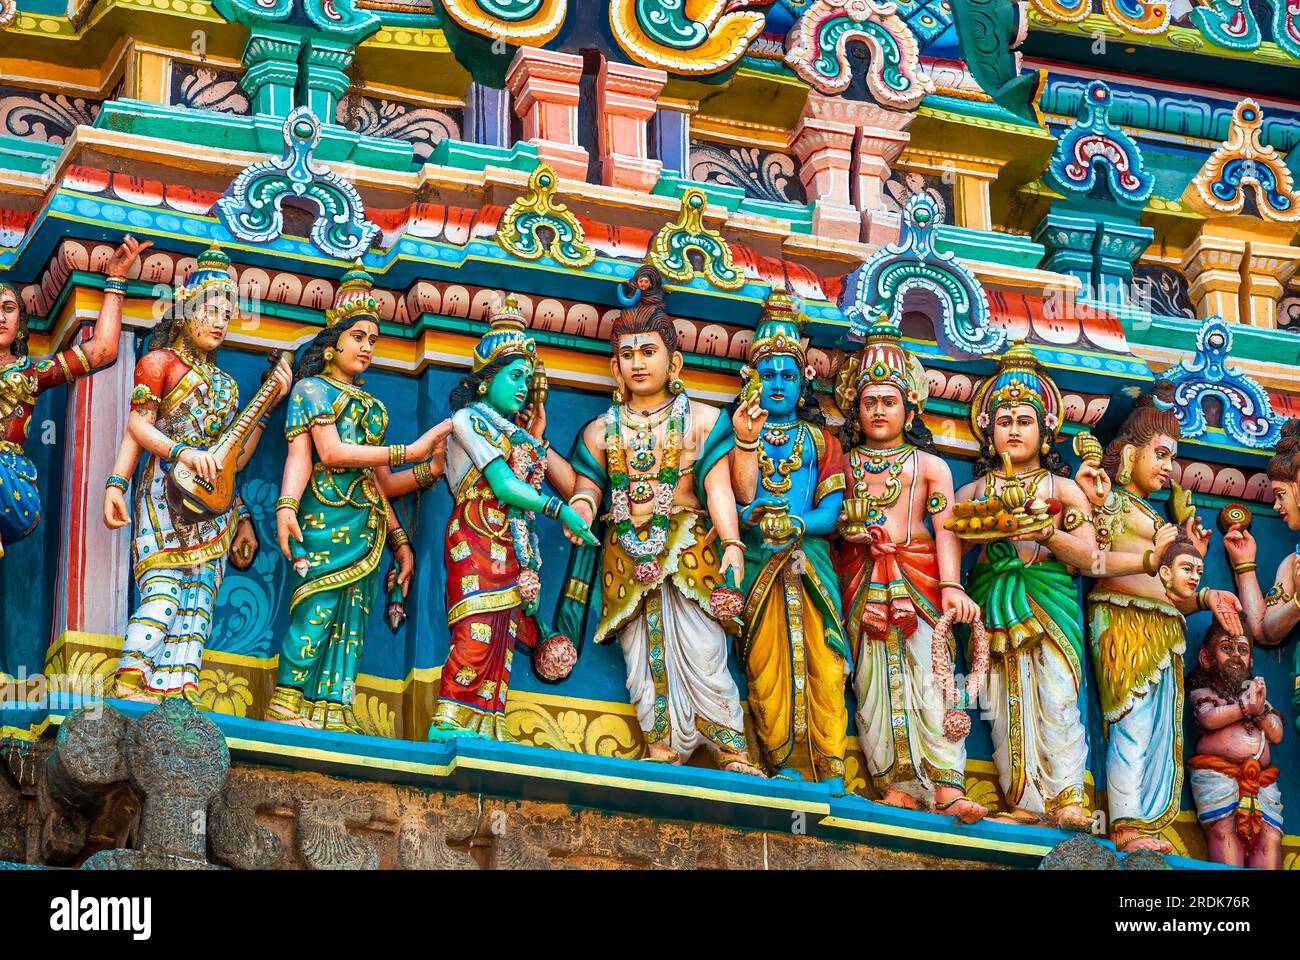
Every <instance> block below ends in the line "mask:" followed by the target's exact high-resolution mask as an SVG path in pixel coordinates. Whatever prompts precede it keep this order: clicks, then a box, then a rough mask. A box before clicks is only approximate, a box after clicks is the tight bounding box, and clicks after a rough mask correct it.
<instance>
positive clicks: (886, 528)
mask: <svg viewBox="0 0 1300 960" xmlns="http://www.w3.org/2000/svg"><path fill="white" fill-rule="evenodd" d="M863 340H864V341H865V342H864V344H863V347H862V349H861V351H860V352H857V353H854V354H852V355H850V357H849V359H848V362H847V363H846V364H845V365H844V367H843V368H842V369H841V371H840V374H839V377H838V382H837V386H836V395H837V400H838V402H839V404H840V409H841V410H842V411H843V412H844V413H845V415H846V417H845V430H844V446H845V447H846V448H849V453H848V458H847V464H846V470H845V478H846V482H847V489H846V490H845V499H844V517H843V521H842V522H841V524H840V536H841V538H842V540H841V543H840V549H839V551H838V563H837V564H836V567H837V569H838V570H839V572H840V586H841V588H842V589H843V591H844V597H845V600H846V602H847V605H848V611H847V613H846V615H845V627H846V629H847V631H848V636H849V648H850V651H851V654H852V657H853V662H854V664H855V673H854V691H855V693H856V694H857V699H858V714H857V725H858V739H859V741H860V742H861V744H862V750H863V753H865V754H866V758H867V770H868V772H869V773H870V775H871V779H872V783H873V784H874V786H875V787H876V789H878V790H879V791H880V792H881V794H882V799H883V801H884V802H885V803H887V804H890V805H892V806H898V807H908V808H910V809H925V808H929V807H932V808H933V809H934V811H935V812H937V813H944V814H947V815H950V816H954V817H956V818H958V819H960V820H962V821H963V822H966V823H974V822H975V821H977V820H979V819H980V818H982V817H983V816H984V815H985V814H986V813H987V812H988V811H987V810H986V809H985V808H984V807H983V806H981V805H980V804H978V803H976V802H975V801H974V800H971V799H970V798H969V797H967V796H966V795H965V793H964V790H963V787H964V775H965V767H966V747H965V741H964V738H961V737H959V738H957V739H955V740H953V739H949V737H948V736H947V735H946V732H945V729H944V714H945V707H944V703H943V698H942V696H941V695H940V691H939V686H938V684H936V682H935V667H934V662H935V661H934V658H933V654H932V649H931V648H932V643H931V640H932V635H933V632H934V625H935V624H936V623H937V622H938V621H939V619H940V617H941V616H942V615H943V614H946V613H951V614H952V615H953V618H954V619H955V620H957V621H958V622H961V623H971V622H973V621H974V620H975V618H976V617H978V616H979V607H977V606H976V605H975V604H974V602H973V601H972V600H971V599H970V597H968V596H967V595H966V592H965V590H963V589H962V585H961V583H960V582H959V580H960V577H961V544H960V543H959V542H958V540H957V536H956V534H954V533H953V532H951V531H950V530H947V529H946V528H945V527H944V523H945V521H947V520H948V519H949V518H950V517H951V516H952V500H953V484H952V473H951V472H950V471H949V470H948V465H947V464H945V463H944V462H943V460H942V459H940V457H939V455H938V452H937V451H936V449H935V446H934V437H933V436H932V435H931V434H930V431H929V430H928V429H927V428H926V426H925V424H924V423H923V422H922V420H921V413H922V411H923V410H924V409H925V401H926V398H927V397H928V395H929V390H928V386H927V382H926V377H925V371H924V370H923V369H922V368H921V365H920V363H919V362H918V361H917V360H916V358H915V357H913V356H912V355H911V354H909V353H908V352H907V351H906V350H904V349H903V347H902V344H901V343H900V340H899V332H898V327H897V326H895V325H894V324H893V323H892V322H891V321H890V320H888V319H887V318H886V317H884V316H883V315H882V316H881V317H880V318H879V319H878V320H877V321H876V322H875V323H874V324H873V325H872V326H871V327H869V328H867V329H866V330H865V331H864V336H863ZM859 342H862V341H859ZM846 345H847V344H846ZM927 520H929V522H930V524H931V525H932V527H933V529H931V528H929V527H927V525H926V522H927ZM951 654H952V651H951V649H949V651H948V653H947V657H948V664H947V666H948V669H949V670H951V663H952V656H951Z"/></svg>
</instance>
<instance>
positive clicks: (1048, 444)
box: [1039, 440, 1052, 456]
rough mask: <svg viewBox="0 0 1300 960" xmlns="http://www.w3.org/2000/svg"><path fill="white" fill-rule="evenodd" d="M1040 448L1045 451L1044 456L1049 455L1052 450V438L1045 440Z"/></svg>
mask: <svg viewBox="0 0 1300 960" xmlns="http://www.w3.org/2000/svg"><path fill="white" fill-rule="evenodd" d="M1039 449H1040V450H1042V451H1043V456H1047V455H1048V454H1049V453H1051V451H1052V442H1051V441H1050V440H1044V441H1043V445H1042V446H1041V447H1040V448H1039Z"/></svg>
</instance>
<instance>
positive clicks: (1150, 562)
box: [1142, 550, 1160, 577]
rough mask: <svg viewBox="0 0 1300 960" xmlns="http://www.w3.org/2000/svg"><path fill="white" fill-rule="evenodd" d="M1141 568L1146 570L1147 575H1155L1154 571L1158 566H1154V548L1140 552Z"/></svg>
mask: <svg viewBox="0 0 1300 960" xmlns="http://www.w3.org/2000/svg"><path fill="white" fill-rule="evenodd" d="M1142 569H1143V570H1145V571H1146V573H1147V575H1148V576H1151V577H1154V576H1155V575H1156V571H1157V570H1159V569H1160V568H1159V567H1157V566H1156V552H1155V550H1148V551H1147V552H1146V553H1144V554H1142Z"/></svg>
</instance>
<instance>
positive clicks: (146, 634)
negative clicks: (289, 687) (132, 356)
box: [105, 245, 292, 702]
mask: <svg viewBox="0 0 1300 960" xmlns="http://www.w3.org/2000/svg"><path fill="white" fill-rule="evenodd" d="M237 290H238V288H237V287H236V286H235V281H234V280H233V279H232V278H231V276H230V259H229V258H228V257H227V256H226V255H225V254H224V253H222V252H221V250H219V249H218V248H217V247H216V246H215V245H214V246H212V247H211V248H209V249H208V250H207V251H206V252H204V253H203V254H201V255H200V256H199V258H198V262H197V264H196V265H195V267H194V269H193V270H192V271H190V275H189V277H188V279H187V280H186V282H185V285H184V286H182V287H180V288H178V289H177V291H176V299H175V303H174V304H173V308H172V310H171V312H170V313H169V314H168V316H166V317H165V318H164V319H163V320H161V321H160V322H159V324H158V326H157V327H155V328H154V332H153V335H152V337H151V338H150V341H149V347H150V349H149V352H148V353H146V354H145V355H144V357H142V358H141V359H140V362H139V363H138V364H136V368H135V389H134V391H133V392H132V394H131V414H130V417H129V419H128V421H127V436H126V438H125V439H124V440H123V443H122V447H121V450H120V451H119V454H118V461H117V463H116V465H115V467H114V470H113V475H114V477H113V479H119V478H122V479H123V482H122V484H121V487H125V486H126V483H125V480H124V478H127V477H130V476H131V475H132V474H133V473H134V472H135V466H136V463H137V462H138V459H139V457H140V456H141V455H144V456H146V457H147V459H146V460H145V466H144V472H143V475H142V477H141V479H140V485H139V487H138V488H137V489H136V493H135V508H134V516H135V530H134V539H133V541H132V561H133V563H134V570H135V581H136V588H137V589H138V591H139V596H140V602H139V604H138V605H137V606H136V608H135V611H134V612H133V613H132V614H131V619H130V621H129V622H128V624H127V628H126V639H125V640H124V641H123V644H122V657H121V659H120V660H119V661H118V666H117V674H116V678H115V682H114V686H113V691H112V694H111V695H112V696H115V697H120V698H123V699H128V700H142V701H146V702H155V701H159V700H162V699H164V698H166V697H174V696H187V695H192V694H193V692H194V691H196V690H197V689H198V680H199V668H200V666H201V664H202V662H203V648H204V646H205V644H206V643H207V641H208V638H209V636H210V635H211V632H212V608H213V604H214V602H215V600H216V595H217V589H218V588H219V587H220V586H221V580H222V577H223V576H224V574H225V570H226V557H227V554H228V553H229V552H230V550H231V545H232V543H233V542H234V540H235V527H236V520H235V514H236V508H235V506H234V505H232V506H231V509H230V510H229V511H228V512H227V513H225V514H222V515H220V516H217V517H215V518H213V519H211V520H194V519H192V518H190V517H188V516H186V515H183V514H182V513H181V512H180V511H178V510H177V509H175V508H174V507H173V505H172V502H171V500H170V498H169V497H168V491H167V475H168V474H169V473H170V471H171V469H172V467H173V465H174V464H177V463H182V464H184V465H185V466H186V467H188V468H189V469H190V470H192V471H194V473H195V474H197V475H198V476H199V477H202V478H203V479H204V480H207V481H209V482H211V481H212V480H213V479H214V478H215V477H216V475H217V471H218V470H219V469H220V467H219V465H218V463H217V461H216V458H214V457H213V456H212V454H210V453H208V452H207V450H206V448H207V447H209V446H211V445H212V444H213V443H214V442H215V441H216V440H217V439H218V438H219V437H220V436H221V435H222V433H224V432H225V431H226V430H227V429H228V428H229V427H230V426H231V425H232V424H233V423H234V422H235V419H236V418H237V417H238V415H239V388H238V387H237V385H236V384H235V381H234V378H232V377H231V376H230V375H229V374H228V373H226V372H225V371H223V370H222V369H221V368H219V367H218V366H217V365H216V364H215V362H214V361H213V356H214V354H215V353H216V350H217V348H218V347H220V346H221V344H222V342H223V341H224V340H225V337H226V332H227V330H228V329H229V327H230V324H231V322H232V321H233V320H234V319H235V317H236V315H237V311H238V307H237V303H236V296H237ZM272 376H274V377H275V379H276V380H277V381H278V382H279V389H278V391H277V393H276V394H275V398H274V402H277V403H278V402H279V401H280V400H281V399H283V398H284V396H285V395H286V394H287V393H288V392H289V386H290V384H291V383H292V372H291V371H290V368H289V364H288V362H287V361H285V360H281V361H280V362H279V363H278V364H277V365H276V367H275V369H274V371H273V372H272ZM265 425H266V421H265V418H263V420H262V422H261V423H259V424H258V425H257V426H256V427H255V428H254V429H253V431H252V433H251V434H250V436H249V437H248V439H247V442H246V444H245V446H244V449H243V454H242V456H241V457H240V460H239V464H238V466H239V467H240V468H242V467H243V466H244V465H245V464H246V463H247V462H248V460H249V459H250V458H251V457H252V456H253V453H254V451H255V450H256V449H257V445H258V442H259V441H260V440H261V438H262V433H263V428H264V427H265ZM121 493H123V491H122V489H121V488H120V487H117V488H111V489H110V490H109V491H108V496H109V498H110V499H114V498H116V497H117V495H119V494H121ZM118 506H119V510H116V511H113V510H108V509H106V514H105V517H106V520H108V521H109V522H110V525H111V526H125V522H126V518H125V517H122V516H120V512H121V511H120V506H121V503H120V502H119V504H118Z"/></svg>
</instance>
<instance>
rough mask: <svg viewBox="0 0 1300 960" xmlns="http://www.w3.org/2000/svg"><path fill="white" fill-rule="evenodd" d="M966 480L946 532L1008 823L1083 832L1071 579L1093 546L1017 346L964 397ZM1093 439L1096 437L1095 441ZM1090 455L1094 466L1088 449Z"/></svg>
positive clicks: (1026, 355)
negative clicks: (958, 562) (960, 548)
mask: <svg viewBox="0 0 1300 960" xmlns="http://www.w3.org/2000/svg"><path fill="white" fill-rule="evenodd" d="M970 417H971V429H972V431H973V432H974V434H975V437H976V439H977V440H978V441H979V444H980V457H979V460H978V461H977V462H976V464H975V479H974V480H972V481H971V482H970V483H968V484H966V485H965V486H964V487H962V488H961V489H960V490H958V491H957V503H956V504H955V505H954V506H953V519H952V520H950V521H949V522H948V523H949V526H950V528H951V529H952V530H953V531H954V532H955V533H956V534H957V536H958V537H960V538H961V539H962V542H963V543H964V544H965V546H966V548H967V549H978V550H979V560H978V562H977V563H976V565H975V568H974V569H973V570H972V571H971V575H970V578H969V580H968V582H967V590H968V592H969V593H970V597H971V599H972V600H974V601H975V602H976V603H977V604H979V606H980V609H981V611H982V616H983V622H984V626H985V628H986V630H987V631H988V635H989V646H990V667H989V687H988V700H987V710H988V714H989V718H990V722H991V724H992V727H993V759H994V762H995V764H996V766H997V771H998V782H999V784H1000V786H1001V788H1002V795H1003V797H1004V798H1005V800H1006V802H1007V804H1008V806H1009V807H1010V811H1009V813H1008V814H1007V815H1005V816H1004V817H1003V818H1002V819H1005V820H1009V821H1012V822H1015V823H1027V824H1034V825H1038V824H1042V823H1048V822H1050V823H1054V824H1056V825H1057V826H1059V827H1063V828H1066V829H1072V830H1085V829H1088V827H1089V825H1090V824H1091V820H1090V818H1089V817H1088V815H1087V814H1086V812H1085V811H1084V807H1083V799H1084V796H1083V777H1084V767H1085V764H1086V762H1087V757H1088V740H1087V734H1086V731H1085V727H1084V723H1083V717H1082V715H1081V712H1080V704H1079V689H1080V685H1081V683H1082V680H1083V659H1084V640H1083V615H1082V611H1081V609H1080V604H1079V597H1078V587H1077V585H1076V583H1075V575H1076V574H1077V573H1078V571H1079V570H1080V569H1085V570H1087V569H1091V567H1092V557H1093V554H1094V552H1095V551H1096V549H1097V544H1096V536H1095V534H1094V533H1093V525H1092V517H1091V513H1092V510H1091V505H1090V504H1089V502H1088V498H1087V497H1086V496H1085V495H1084V492H1083V490H1082V489H1080V487H1079V485H1078V484H1077V483H1075V482H1074V481H1073V480H1071V479H1070V478H1069V476H1068V473H1069V468H1068V467H1067V466H1066V465H1065V464H1064V463H1062V461H1061V458H1060V455H1059V454H1058V453H1057V452H1056V450H1055V448H1054V445H1055V443H1056V439H1057V435H1058V431H1059V430H1060V426H1061V419H1060V418H1061V394H1060V392H1059V391H1058V390H1057V388H1056V385H1055V384H1054V383H1053V382H1052V380H1051V378H1050V377H1048V376H1047V374H1046V372H1045V371H1044V370H1043V369H1042V367H1041V366H1040V365H1039V363H1038V360H1037V358H1036V357H1035V356H1034V355H1033V353H1032V352H1031V351H1030V350H1029V349H1028V348H1027V347H1026V346H1025V345H1024V344H1023V343H1017V344H1015V345H1013V346H1012V347H1011V348H1010V349H1009V350H1007V352H1006V353H1005V354H1004V355H1003V356H1002V358H1001V359H1000V361H999V363H998V370H997V373H995V374H994V375H993V376H992V377H989V378H988V379H987V380H985V381H984V382H983V383H982V384H981V385H980V387H979V389H978V390H977V391H976V393H975V396H974V399H973V400H972V402H971V413H970ZM1094 443H1095V441H1094ZM1090 452H1091V457H1092V459H1091V460H1090V461H1089V462H1090V463H1091V464H1092V465H1093V466H1094V467H1095V466H1096V465H1097V463H1099V461H1100V458H1101V448H1100V446H1099V445H1097V446H1096V449H1095V450H1093V451H1090Z"/></svg>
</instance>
